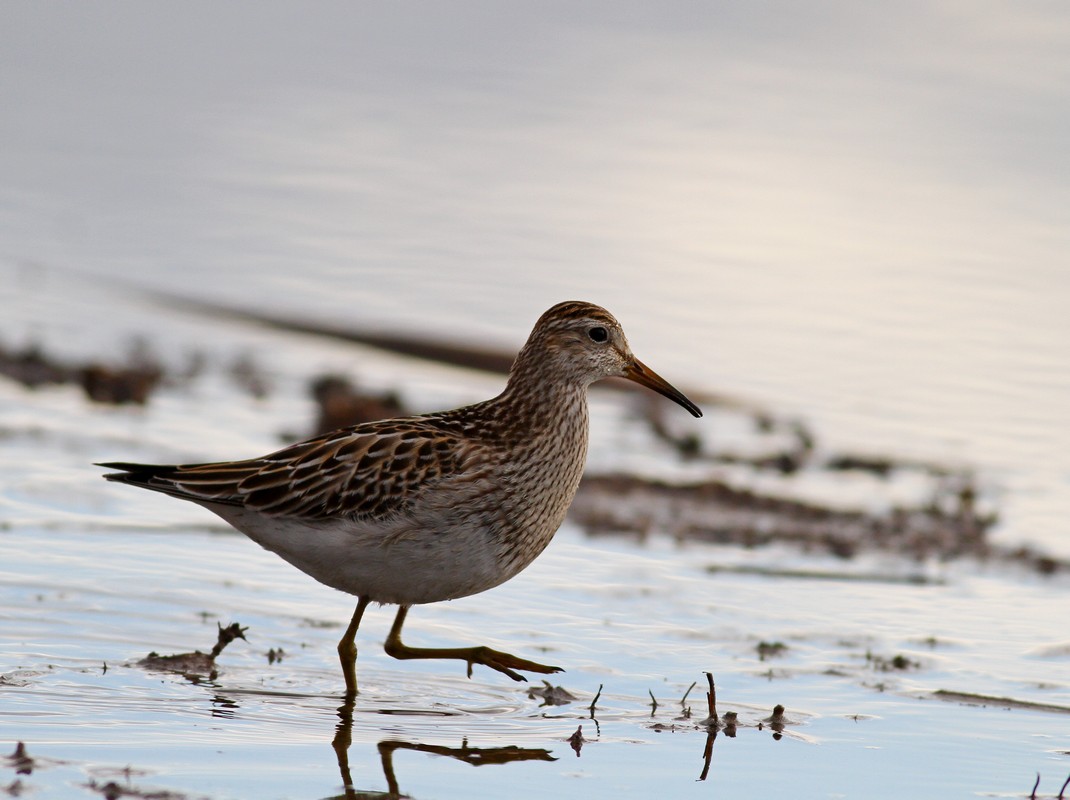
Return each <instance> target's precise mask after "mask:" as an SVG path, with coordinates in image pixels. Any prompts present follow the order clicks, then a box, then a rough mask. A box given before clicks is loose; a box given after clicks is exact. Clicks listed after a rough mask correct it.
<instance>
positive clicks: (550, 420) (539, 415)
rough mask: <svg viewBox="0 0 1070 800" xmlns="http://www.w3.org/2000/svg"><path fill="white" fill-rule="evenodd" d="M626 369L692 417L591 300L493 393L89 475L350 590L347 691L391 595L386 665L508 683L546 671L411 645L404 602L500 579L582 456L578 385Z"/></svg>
mask: <svg viewBox="0 0 1070 800" xmlns="http://www.w3.org/2000/svg"><path fill="white" fill-rule="evenodd" d="M611 377H621V378H626V379H629V380H631V381H634V382H635V383H638V384H640V385H642V386H645V387H647V388H649V389H652V390H653V391H655V392H658V393H659V394H662V395H664V396H665V397H668V398H670V399H671V400H673V401H675V402H676V403H678V404H679V405H680V406H682V407H683V408H685V409H686V410H687V411H689V412H690V413H691V414H692V415H693V416H695V417H701V416H702V411H701V410H700V409H699V407H698V406H696V405H695V404H694V403H693V402H691V401H690V400H689V399H688V398H687V397H686V396H685V395H684V394H683V393H682V392H680V391H679V390H678V389H676V388H675V387H673V386H672V385H671V384H670V383H668V382H667V381H666V380H665V379H664V378H662V377H660V376H659V375H658V374H657V373H655V372H654V371H653V370H651V369H650V368H649V367H647V366H646V365H645V364H643V363H642V362H641V361H639V359H637V358H636V357H635V355H633V353H632V351H631V348H630V347H629V345H628V340H627V339H626V338H625V335H624V330H623V329H622V328H621V325H620V323H619V322H617V320H616V319H615V318H614V317H613V315H611V314H610V313H609V312H608V311H606V310H605V309H604V308H601V307H600V306H597V305H594V304H592V303H587V302H580V301H568V302H563V303H558V304H557V305H555V306H553V307H552V308H550V309H549V310H548V311H546V312H545V313H544V314H542V316H541V317H540V318H539V319H538V321H537V322H536V324H535V327H534V328H533V329H532V332H531V334H530V336H529V337H528V339H527V342H526V343H525V344H524V346H523V347H522V348H521V350H520V352H519V354H518V355H517V357H516V359H515V361H514V362H513V365H512V368H511V369H510V372H509V377H508V380H507V382H506V385H505V388H504V390H503V391H502V392H501V393H500V394H499V395H498V396H497V397H494V398H492V399H490V400H486V401H483V402H479V403H475V404H473V405H468V406H464V407H461V408H456V409H453V410H450V411H442V412H437V413H431V414H423V415H419V416H407V417H399V418H395V419H385V420H380V421H376V422H367V423H363V424H359V425H355V426H351V427H345V428H341V429H339V430H335V431H332V432H330V433H326V434H321V435H318V436H315V437H313V438H310V439H306V440H304V441H301V442H298V443H297V444H293V445H290V446H288V447H285V448H283V449H281V450H278V451H276V452H273V453H271V454H269V455H266V456H263V457H261V458H252V459H247V460H241V461H225V462H214V463H202V464H177V465H159V464H135V463H128V462H103V463H100V464H98V466H100V467H103V468H105V469H108V470H114V471H112V472H108V473H106V474H105V475H104V476H103V477H104V478H105V479H106V480H109V481H114V482H117V483H123V484H129V485H131V486H137V487H140V488H143V489H149V490H152V491H155V492H162V493H163V494H167V495H170V496H172V497H177V498H179V499H181V500H188V501H190V502H193V503H196V504H198V505H200V506H203V507H204V508H206V509H208V510H209V511H211V512H213V513H214V514H217V515H218V516H219V517H221V518H222V519H224V520H225V521H226V522H228V523H229V524H230V525H232V526H233V527H234V528H236V529H237V530H239V531H241V532H242V533H244V534H245V535H246V536H248V537H249V538H250V539H252V540H253V541H254V542H256V543H257V544H259V545H261V546H262V547H264V548H266V549H267V550H270V551H272V552H274V553H276V554H278V555H279V556H281V557H282V558H283V559H284V560H286V561H287V562H289V563H290V564H292V565H293V566H295V567H297V568H298V569H300V570H302V571H303V572H305V573H307V574H308V575H310V576H311V577H313V578H315V579H316V580H318V581H319V582H321V583H323V584H325V585H327V586H329V587H332V588H334V589H338V590H341V591H343V592H346V593H349V594H351V595H354V596H355V597H356V598H357V605H356V608H355V610H354V612H353V616H352V618H351V619H350V622H349V625H348V627H347V628H346V630H345V633H344V634H343V636H342V638H341V640H340V641H339V643H338V648H337V649H338V657H339V661H340V662H341V666H342V674H343V677H344V680H345V685H346V697H347V698H353V697H355V696H356V694H357V676H356V658H357V647H356V634H357V629H358V628H359V626H360V623H361V620H362V618H363V616H364V612H365V609H366V608H367V607H368V605H369V604H370V603H377V604H379V605H397V606H398V607H399V608H398V611H397V615H396V617H395V618H394V622H393V625H392V626H391V628H390V632H389V634H388V635H387V638H386V641H385V643H384V649H385V651H386V653H387V654H388V655H390V656H392V657H394V658H398V659H456V660H461V661H464V662H466V663H467V674H468V677H469V678H471V676H472V668H473V665H482V666H485V667H488V668H490V669H492V670H496V671H497V672H500V673H502V674H504V675H506V676H508V677H510V678H512V679H513V680H517V681H523V680H526V678H525V677H524V676H523V675H521V674H520V673H521V672H532V673H540V674H550V673H554V672H560V671H562V669H561V668H560V667H554V666H548V665H546V664H540V663H537V662H535V661H530V660H528V659H525V658H520V657H518V656H515V655H511V654H509V653H504V652H501V651H498V650H493V649H491V648H489V647H485V646H475V647H443V648H423V647H412V646H409V645H407V644H405V643H403V642H402V640H401V629H402V625H403V624H404V622H405V619H406V617H407V615H408V613H409V609H410V608H411V607H412V606H414V605H421V604H425V603H435V602H440V601H445V600H452V599H456V598H459V597H466V596H469V595H473V594H477V593H479V592H483V591H486V590H488V589H491V588H493V587H495V586H498V585H499V584H502V583H504V582H505V581H507V580H509V579H510V578H512V577H513V576H515V575H516V574H517V573H519V572H520V571H521V570H523V569H524V568H525V567H527V566H528V565H529V564H531V562H532V561H533V560H534V559H535V558H536V557H537V556H538V555H539V554H540V553H541V552H542V551H543V550H544V549H545V548H546V546H547V545H548V544H549V543H550V540H551V539H552V538H553V536H554V534H555V533H556V532H557V530H558V528H559V527H560V526H561V524H562V522H563V521H564V519H565V514H566V512H567V511H568V508H569V506H570V505H571V503H572V500H573V497H574V496H575V494H576V490H577V488H578V487H579V483H580V478H581V475H582V472H583V467H584V463H585V461H586V457H587V440H588V409H587V390H588V387H589V386H590V385H591V384H592V383H594V382H595V381H598V380H601V379H603V378H611Z"/></svg>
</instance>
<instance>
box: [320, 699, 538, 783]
mask: <svg viewBox="0 0 1070 800" xmlns="http://www.w3.org/2000/svg"><path fill="white" fill-rule="evenodd" d="M355 704H356V701H355V699H348V700H346V702H345V703H343V704H342V705H341V706H339V708H338V717H339V722H338V725H337V727H336V728H335V732H334V739H333V740H332V741H331V746H332V747H333V748H334V753H335V756H336V757H337V758H338V770H339V772H340V773H341V776H342V786H343V787H345V793H344V794H341V795H336V798H345V800H359V799H360V798H373V797H374V798H402V797H405V796H406V795H403V794H401V791H400V789H399V788H398V781H397V778H396V777H395V775H394V752H395V751H396V750H415V751H417V752H420V753H431V754H433V755H436V756H448V757H449V758H455V759H457V760H458V761H463V762H464V763H466V764H471V765H472V766H473V767H481V766H485V765H487V764H509V763H511V762H514V761H557V759H556V758H554V757H553V756H552V755H550V751H549V750H544V749H542V748H531V747H517V746H516V745H508V746H505V747H469V746H468V740H467V739H465V740H463V741H462V742H461V746H460V747H446V746H444V745H434V744H420V743H413V742H406V741H399V740H394V739H384V740H383V741H381V742H379V744H378V745H377V748H378V750H379V760H380V762H381V763H382V767H383V776H384V777H385V778H386V786H387V790H386V791H385V792H374V791H373V792H362V791H358V790H356V789H354V787H353V777H352V775H351V774H350V770H349V748H350V746H351V745H352V743H353V708H354V706H355ZM331 800H335V799H334V798H332V799H331Z"/></svg>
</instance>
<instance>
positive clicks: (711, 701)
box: [705, 672, 717, 719]
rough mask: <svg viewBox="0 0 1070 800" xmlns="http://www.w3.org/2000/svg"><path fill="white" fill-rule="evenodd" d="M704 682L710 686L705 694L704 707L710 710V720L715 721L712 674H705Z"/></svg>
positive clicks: (714, 695) (715, 711)
mask: <svg viewBox="0 0 1070 800" xmlns="http://www.w3.org/2000/svg"><path fill="white" fill-rule="evenodd" d="M705 675H706V680H707V681H708V682H709V684H710V690H709V691H708V692H706V705H707V706H709V709H710V719H717V689H716V687H714V685H713V673H712V672H707V673H705Z"/></svg>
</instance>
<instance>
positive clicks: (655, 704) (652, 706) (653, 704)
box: [646, 689, 658, 716]
mask: <svg viewBox="0 0 1070 800" xmlns="http://www.w3.org/2000/svg"><path fill="white" fill-rule="evenodd" d="M646 693H647V694H648V695H650V716H654V712H655V711H657V710H658V701H657V698H656V697H654V693H653V692H652V691H650V690H649V689H647V690H646Z"/></svg>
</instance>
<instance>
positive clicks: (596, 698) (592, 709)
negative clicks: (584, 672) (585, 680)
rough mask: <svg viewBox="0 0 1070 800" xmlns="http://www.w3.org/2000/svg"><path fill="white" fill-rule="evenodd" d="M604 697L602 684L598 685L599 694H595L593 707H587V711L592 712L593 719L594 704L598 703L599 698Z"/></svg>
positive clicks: (592, 702)
mask: <svg viewBox="0 0 1070 800" xmlns="http://www.w3.org/2000/svg"><path fill="white" fill-rule="evenodd" d="M601 696H602V684H598V692H596V693H595V696H594V700H592V701H591V705H590V706H588V707H587V710H588V711H590V712H591V719H594V704H595V703H597V702H598V698H599V697H601Z"/></svg>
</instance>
